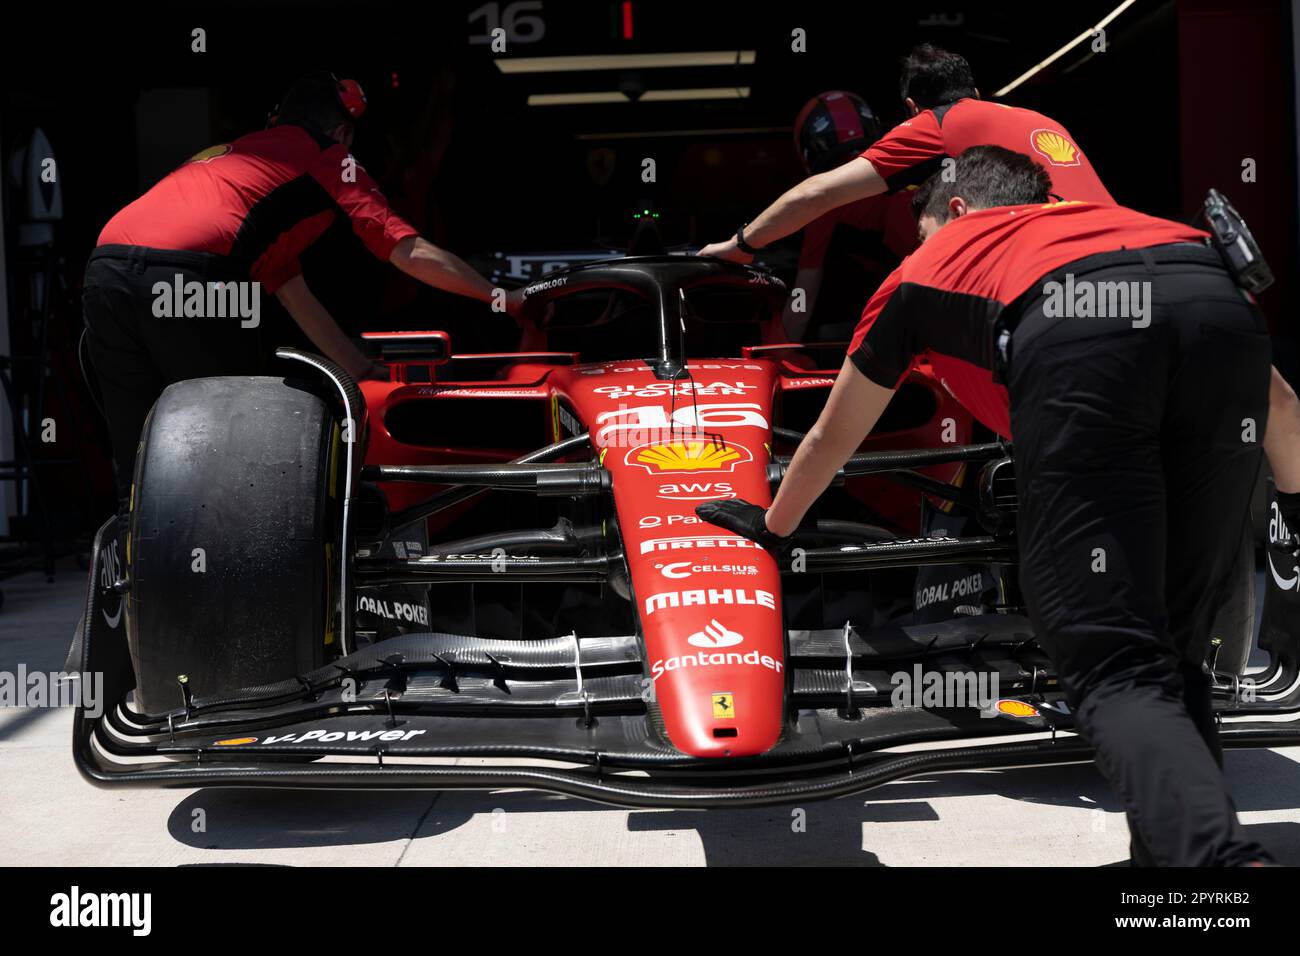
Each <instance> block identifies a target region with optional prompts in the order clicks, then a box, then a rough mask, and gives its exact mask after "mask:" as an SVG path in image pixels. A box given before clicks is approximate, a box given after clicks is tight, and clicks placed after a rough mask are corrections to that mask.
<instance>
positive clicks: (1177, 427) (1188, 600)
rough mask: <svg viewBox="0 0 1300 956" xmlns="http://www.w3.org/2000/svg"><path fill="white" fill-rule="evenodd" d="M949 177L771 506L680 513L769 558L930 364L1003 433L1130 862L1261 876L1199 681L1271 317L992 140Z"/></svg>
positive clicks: (1198, 253) (1158, 229)
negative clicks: (920, 366)
mask: <svg viewBox="0 0 1300 956" xmlns="http://www.w3.org/2000/svg"><path fill="white" fill-rule="evenodd" d="M955 173H956V175H955V180H954V181H953V182H944V181H942V180H941V179H940V178H938V177H936V179H935V180H933V181H931V182H929V183H927V184H926V185H925V186H923V187H922V190H923V198H924V201H925V210H924V211H925V214H926V218H927V219H928V220H930V222H931V224H932V225H933V226H935V227H938V226H939V224H943V225H942V227H941V228H937V231H934V233H933V235H931V236H930V237H929V238H928V239H927V240H926V242H925V243H924V244H923V245H922V246H921V248H920V249H919V250H918V251H917V252H915V253H913V254H912V255H911V256H910V257H908V259H907V260H906V261H905V262H904V263H903V264H902V265H901V266H900V267H899V268H898V270H897V271H896V272H895V273H894V274H893V275H891V276H890V278H889V279H888V280H887V281H886V282H885V283H884V284H883V285H882V286H881V288H880V290H879V291H878V292H877V293H876V295H875V296H874V297H873V298H872V300H871V301H870V302H869V303H868V305H867V307H866V309H865V311H864V312H863V314H862V321H861V323H860V325H859V327H858V330H857V332H856V334H855V335H854V337H853V341H852V343H851V345H850V347H849V354H848V357H847V358H846V360H845V362H844V366H843V369H842V370H841V372H840V374H839V378H838V379H837V381H836V383H835V387H834V388H833V389H832V391H831V395H830V397H829V399H828V401H827V404H826V408H825V410H824V411H823V412H822V415H821V417H820V418H819V419H818V421H817V423H816V425H814V426H813V428H812V429H810V430H809V432H808V435H807V437H806V438H805V439H804V440H803V442H802V443H801V444H800V446H799V449H798V451H797V452H796V453H795V455H794V458H793V460H792V461H791V464H790V468H789V470H788V472H787V474H786V476H785V478H784V479H783V480H782V482H781V486H780V490H779V491H778V493H777V495H776V498H775V500H774V501H773V503H772V506H771V508H770V509H768V510H767V511H764V509H762V508H760V507H758V506H756V505H752V504H749V503H747V502H744V501H740V500H732V501H728V502H711V503H709V504H706V505H701V506H700V507H699V508H697V509H696V510H697V511H698V512H699V514H700V516H701V517H702V518H704V519H705V520H706V521H710V522H712V523H714V524H717V525H719V526H721V527H724V528H727V529H729V530H732V531H735V532H738V533H740V534H744V535H746V536H748V537H751V538H753V539H755V540H758V541H760V542H762V543H764V544H766V545H767V546H769V547H774V548H779V547H783V546H784V544H785V543H786V540H787V539H786V537H784V536H788V535H790V534H792V533H793V531H794V530H795V528H796V527H797V526H798V524H799V522H800V520H801V519H802V517H803V515H804V514H805V513H806V512H807V510H808V508H809V507H810V506H811V505H812V503H813V502H814V501H815V500H816V499H817V498H818V497H819V496H820V495H821V493H822V492H823V491H824V490H825V489H826V488H827V486H829V484H830V483H831V481H832V479H833V478H834V476H835V473H836V471H837V470H838V469H839V468H840V467H842V466H843V464H844V462H845V461H846V460H847V459H848V458H849V456H850V455H852V454H853V453H854V452H855V451H856V450H857V449H858V447H859V446H860V445H861V443H862V440H863V439H864V438H865V437H866V436H867V434H868V432H870V430H871V428H872V427H873V426H874V425H875V423H876V421H877V419H879V417H880V415H881V413H882V412H883V411H884V409H885V406H886V405H887V404H888V403H889V400H890V398H891V397H892V395H893V393H894V390H895V389H896V388H897V387H898V384H899V382H900V381H901V379H902V377H903V376H904V374H905V373H906V371H907V369H908V367H909V366H910V365H911V363H912V362H913V361H914V360H915V359H916V358H917V357H918V356H924V357H925V358H926V359H928V361H930V362H931V363H932V364H933V366H934V368H935V371H936V373H937V374H938V375H939V376H940V378H942V379H943V380H944V381H945V382H946V384H947V386H948V388H949V389H950V390H951V391H952V392H953V394H954V395H955V396H956V397H957V399H958V400H959V401H961V402H962V403H963V404H964V405H965V406H966V407H967V408H969V409H970V410H971V412H972V413H974V414H975V415H977V416H978V417H979V418H980V419H981V420H982V421H983V422H984V423H985V424H986V425H988V426H989V427H990V428H992V429H994V430H995V431H997V432H998V433H999V434H1002V435H1005V436H1007V437H1011V436H1013V435H1014V438H1015V451H1016V486H1017V488H1016V490H1017V496H1018V499H1019V509H1020V510H1019V517H1018V522H1017V526H1018V528H1017V534H1018V536H1019V541H1020V577H1021V585H1022V588H1023V590H1024V593H1025V596H1026V599H1027V602H1028V605H1029V612H1030V617H1031V620H1032V621H1033V624H1034V632H1035V634H1036V635H1037V636H1038V639H1039V641H1040V643H1041V644H1042V646H1043V648H1044V649H1045V650H1046V651H1047V652H1048V653H1049V654H1050V655H1051V656H1052V659H1053V661H1054V662H1055V664H1056V667H1057V671H1058V674H1059V676H1060V679H1061V681H1062V685H1063V687H1064V688H1065V690H1066V693H1067V695H1068V699H1069V702H1070V705H1071V708H1072V710H1073V711H1074V714H1075V719H1076V722H1077V726H1078V728H1079V730H1080V731H1081V732H1082V733H1083V734H1084V735H1085V736H1086V737H1087V738H1088V739H1089V740H1090V741H1091V743H1092V745H1093V747H1094V748H1095V750H1096V758H1097V765H1098V767H1099V768H1100V770H1101V772H1102V773H1103V775H1104V776H1105V777H1106V779H1107V780H1108V781H1109V782H1110V784H1111V786H1112V787H1113V788H1114V789H1115V791H1116V792H1117V793H1118V794H1119V796H1120V798H1121V799H1122V800H1123V802H1124V804H1125V807H1126V810H1127V811H1128V819H1129V828H1130V831H1131V833H1132V836H1133V844H1134V860H1135V861H1136V862H1144V863H1155V864H1160V865H1168V866H1173V865H1184V866H1198V865H1199V866H1205V865H1251V864H1258V863H1267V862H1270V860H1269V857H1268V854H1267V853H1266V852H1265V851H1264V849H1263V848H1262V847H1260V846H1259V845H1258V844H1257V843H1255V842H1254V841H1253V840H1251V839H1250V838H1249V837H1248V836H1247V835H1246V834H1245V833H1244V832H1243V830H1242V828H1241V826H1240V824H1239V823H1238V822H1237V819H1236V813H1235V810H1234V808H1233V805H1232V801H1231V798H1230V797H1229V795H1228V790H1227V785H1226V783H1225V781H1224V778H1223V774H1222V770H1221V769H1220V766H1221V750H1220V747H1219V742H1218V733H1217V728H1216V725H1215V720H1214V714H1213V709H1212V706H1211V696H1210V695H1211V688H1210V679H1209V677H1208V675H1206V674H1205V673H1204V671H1203V669H1202V662H1203V661H1204V660H1205V655H1206V651H1207V650H1208V647H1209V640H1210V633H1209V632H1210V625H1211V622H1212V620H1213V616H1214V612H1215V610H1216V609H1217V608H1218V607H1219V606H1220V605H1221V604H1222V603H1223V601H1224V599H1225V596H1226V595H1227V593H1228V591H1229V589H1230V587H1231V581H1230V580H1229V576H1230V571H1231V568H1232V564H1233V559H1234V556H1235V554H1236V549H1237V544H1238V542H1240V540H1241V535H1242V533H1243V530H1244V528H1245V526H1246V522H1247V521H1248V520H1249V515H1248V512H1249V505H1250V498H1251V493H1252V490H1253V488H1254V485H1255V481H1256V479H1257V477H1258V473H1259V468H1260V464H1261V457H1262V456H1261V451H1262V449H1261V447H1260V440H1261V439H1262V436H1263V429H1264V426H1265V423H1266V420H1267V415H1268V393H1269V384H1268V383H1269V366H1270V340H1269V336H1268V330H1267V326H1266V324H1265V322H1264V318H1263V316H1262V315H1261V314H1260V312H1259V311H1258V309H1256V308H1255V306H1254V305H1253V303H1251V302H1250V301H1248V300H1247V298H1246V297H1245V296H1243V295H1242V294H1241V290H1240V289H1239V288H1238V287H1237V285H1236V284H1235V282H1234V281H1233V279H1232V277H1231V276H1230V274H1229V273H1228V271H1227V270H1226V268H1225V267H1224V265H1223V263H1222V261H1221V260H1220V258H1219V256H1218V254H1217V253H1216V252H1215V251H1214V250H1213V249H1212V248H1211V247H1209V246H1207V245H1206V243H1205V239H1206V234H1205V233H1203V232H1201V231H1200V230H1197V229H1194V228H1192V227H1190V226H1185V225H1181V224H1178V223H1174V222H1169V221H1166V220H1163V219H1156V218H1153V217H1150V216H1145V215H1143V214H1141V213H1138V212H1135V211H1133V210H1130V209H1125V208H1123V207H1120V206H1115V205H1109V204H1098V203H1088V202H1045V200H1047V199H1048V198H1049V195H1050V191H1051V182H1050V181H1049V179H1048V176H1047V173H1046V172H1045V171H1044V169H1043V167H1042V166H1040V165H1039V164H1037V163H1036V162H1035V161H1034V160H1032V159H1031V158H1029V157H1028V156H1026V155H1024V154H1020V153H1013V152H1011V151H1009V150H1005V149H1002V148H1000V147H997V146H979V147H974V148H972V149H970V150H967V151H966V152H964V153H962V155H961V156H960V157H958V159H957V162H956V166H955ZM945 223H946V224H945ZM1003 330H1005V332H1006V335H1005V337H1004V336H1003ZM995 368H997V369H998V370H999V371H1003V372H1005V376H1006V379H1007V387H1005V388H1004V387H1003V386H1002V385H1000V384H998V383H997V382H996V381H995V377H994V370H995Z"/></svg>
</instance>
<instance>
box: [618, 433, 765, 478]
mask: <svg viewBox="0 0 1300 956" xmlns="http://www.w3.org/2000/svg"><path fill="white" fill-rule="evenodd" d="M623 460H624V462H625V463H626V464H629V465H640V466H641V467H642V468H644V469H645V470H646V471H648V472H649V473H650V474H652V475H668V474H673V473H674V472H694V471H706V472H707V471H712V472H718V471H728V472H729V471H735V469H736V466H737V465H739V464H741V463H743V462H750V461H753V460H754V456H753V455H752V454H751V453H750V451H749V449H748V448H746V447H745V446H744V445H737V444H736V443H735V442H730V441H672V442H665V443H663V444H653V445H641V446H639V447H637V448H633V449H632V450H630V451H629V452H628V453H627V455H626V456H625V457H624V459H623Z"/></svg>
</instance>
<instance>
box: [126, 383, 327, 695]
mask: <svg viewBox="0 0 1300 956" xmlns="http://www.w3.org/2000/svg"><path fill="white" fill-rule="evenodd" d="M339 439H340V435H339V426H338V423H337V421H336V419H335V416H334V415H333V413H332V412H331V411H330V408H329V406H327V404H326V402H325V401H324V400H323V399H322V398H321V397H319V396H318V395H316V394H314V393H313V392H312V391H311V390H310V388H309V386H308V385H307V384H306V383H301V382H296V381H294V380H292V379H281V378H264V377H238V378H236V377H229V378H201V379H191V380H189V381H184V382H178V383H176V384H174V385H172V386H170V387H169V388H168V389H167V390H166V391H164V392H163V394H162V395H161V396H160V397H159V399H158V402H157V404H155V405H154V407H153V411H151V412H150V414H149V418H148V420H147V421H146V422H145V427H144V431H143V433H142V435H141V440H140V449H139V454H138V455H137V458H136V470H135V484H134V487H133V489H132V496H131V517H130V537H129V539H128V544H127V565H128V577H129V580H130V591H129V593H128V600H127V614H126V619H127V641H128V644H129V647H130V650H131V659H132V663H133V665H134V668H135V675H136V696H135V709H136V710H137V711H139V712H142V713H146V714H160V713H165V712H167V711H171V710H175V709H177V708H179V707H181V706H184V704H185V696H186V694H185V691H184V690H183V689H182V683H183V684H184V687H185V688H186V689H188V691H189V693H190V694H192V696H193V698H194V699H196V700H199V701H202V700H204V699H207V700H212V699H214V698H220V697H224V696H228V695H230V694H233V693H235V692H237V691H239V690H241V689H245V688H251V687H257V686H261V685H265V684H270V683H274V682H277V681H281V680H286V679H289V678H292V677H294V676H296V675H298V674H302V673H306V672H307V671H310V670H312V669H314V668H317V667H319V666H321V665H322V664H323V663H324V660H325V653H326V650H327V644H328V643H329V642H331V641H332V637H333V628H334V624H335V616H336V615H335V605H336V598H337V578H338V567H337V565H338V562H339V551H338V545H337V542H338V536H339V534H340V529H341V525H342V514H341V512H342V502H341V499H342V494H343V476H342V470H343V468H344V467H345V465H344V458H345V457H346V456H344V455H343V454H341V449H340V440H339Z"/></svg>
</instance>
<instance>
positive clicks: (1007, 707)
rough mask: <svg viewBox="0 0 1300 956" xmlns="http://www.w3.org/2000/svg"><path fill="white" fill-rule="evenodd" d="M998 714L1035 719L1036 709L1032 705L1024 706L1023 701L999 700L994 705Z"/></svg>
mask: <svg viewBox="0 0 1300 956" xmlns="http://www.w3.org/2000/svg"><path fill="white" fill-rule="evenodd" d="M995 706H996V707H997V710H998V713H999V714H1006V715H1007V716H1008V717H1037V716H1038V709H1037V708H1036V707H1034V705H1033V704H1026V703H1025V702H1024V701H1023V700H1006V699H1004V700H1000V701H998V702H997V704H996V705H995Z"/></svg>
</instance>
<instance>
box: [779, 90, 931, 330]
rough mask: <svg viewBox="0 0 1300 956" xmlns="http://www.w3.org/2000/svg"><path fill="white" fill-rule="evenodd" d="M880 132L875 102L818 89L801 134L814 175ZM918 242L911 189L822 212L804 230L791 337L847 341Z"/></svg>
mask: <svg viewBox="0 0 1300 956" xmlns="http://www.w3.org/2000/svg"><path fill="white" fill-rule="evenodd" d="M879 138H880V122H879V121H878V120H877V119H876V115H875V113H873V112H872V110H871V107H870V106H868V105H867V103H866V102H865V101H864V100H863V99H862V97H860V96H857V95H856V94H853V93H848V92H845V91H843V90H831V91H829V92H826V93H819V94H818V95H817V96H814V97H813V98H812V99H810V100H809V101H808V102H807V103H805V104H804V107H803V109H801V110H800V111H799V115H798V117H797V118H796V119H795V123H794V142H795V148H796V149H797V150H798V153H799V159H800V161H801V162H802V163H803V167H804V170H805V172H806V173H807V174H808V175H810V176H815V175H817V174H818V173H823V172H826V171H827V170H828V169H834V168H835V167H837V166H841V165H843V164H844V163H847V162H849V161H851V160H853V159H856V158H857V157H858V156H859V155H861V154H862V151H863V150H865V149H867V148H868V147H869V146H871V144H872V143H874V142H875V141H876V140H878V139H879ZM916 246H917V235H916V220H915V219H914V218H913V216H912V203H911V197H910V195H909V193H908V191H907V190H900V191H899V192H896V193H892V194H885V193H882V194H880V195H877V196H868V197H867V198H865V199H859V200H857V201H856V202H850V203H845V204H844V205H843V206H840V207H838V208H836V209H832V210H830V211H829V212H826V213H823V214H822V215H821V216H819V217H817V218H816V219H814V220H813V221H812V222H810V223H808V225H807V226H806V227H805V228H804V230H803V241H802V244H801V245H800V247H799V267H798V272H797V273H796V275H795V279H794V285H793V287H792V288H793V289H795V290H801V294H799V293H798V292H796V294H792V295H791V296H790V298H789V300H788V301H787V302H786V307H785V314H784V316H783V323H784V326H785V332H786V336H787V341H790V342H802V341H805V340H808V341H822V342H842V341H844V340H845V339H847V338H848V336H849V334H850V332H851V331H852V329H853V325H854V323H855V322H856V321H857V318H858V314H859V312H861V310H862V303H863V302H865V301H867V299H869V298H870V297H871V294H872V293H873V292H875V291H876V289H877V288H878V287H879V285H880V281H881V280H882V279H883V278H884V277H885V276H886V275H888V274H889V273H890V272H892V271H893V270H894V268H895V267H896V266H897V265H898V263H899V261H900V260H901V259H902V258H903V257H904V256H906V255H907V254H908V253H910V252H911V251H912V250H913V249H915V248H916Z"/></svg>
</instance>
